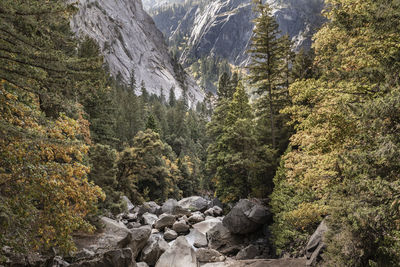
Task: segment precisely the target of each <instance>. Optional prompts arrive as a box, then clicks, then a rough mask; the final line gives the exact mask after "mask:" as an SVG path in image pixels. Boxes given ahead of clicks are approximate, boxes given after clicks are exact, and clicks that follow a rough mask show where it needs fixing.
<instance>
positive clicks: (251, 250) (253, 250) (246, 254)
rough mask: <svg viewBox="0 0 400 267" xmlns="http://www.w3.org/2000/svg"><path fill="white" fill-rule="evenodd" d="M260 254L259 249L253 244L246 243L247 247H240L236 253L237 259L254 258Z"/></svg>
mask: <svg viewBox="0 0 400 267" xmlns="http://www.w3.org/2000/svg"><path fill="white" fill-rule="evenodd" d="M260 254H261V251H260V249H259V248H258V247H257V246H255V245H248V246H247V247H245V248H243V249H241V250H240V251H239V253H238V254H237V255H236V259H237V260H250V259H255V258H256V257H257V256H259V255H260Z"/></svg>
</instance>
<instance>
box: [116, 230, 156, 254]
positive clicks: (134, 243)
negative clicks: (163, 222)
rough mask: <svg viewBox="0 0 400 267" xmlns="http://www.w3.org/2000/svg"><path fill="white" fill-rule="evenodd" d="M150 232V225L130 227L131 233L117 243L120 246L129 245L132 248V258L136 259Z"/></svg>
mask: <svg viewBox="0 0 400 267" xmlns="http://www.w3.org/2000/svg"><path fill="white" fill-rule="evenodd" d="M150 234H151V228H150V226H147V225H146V226H141V227H139V228H134V229H131V234H130V235H128V236H127V238H125V240H122V241H121V242H120V243H119V244H120V246H122V247H129V248H131V250H132V254H133V258H134V259H136V257H137V256H138V254H139V253H140V251H142V249H143V248H144V246H145V245H146V243H147V240H149V237H150Z"/></svg>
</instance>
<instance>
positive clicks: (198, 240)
mask: <svg viewBox="0 0 400 267" xmlns="http://www.w3.org/2000/svg"><path fill="white" fill-rule="evenodd" d="M185 237H186V240H187V241H188V242H189V244H190V245H192V246H194V247H196V248H203V247H207V245H208V242H207V237H206V235H205V234H203V233H201V232H199V231H198V230H196V229H190V233H189V234H187V235H186V236H185Z"/></svg>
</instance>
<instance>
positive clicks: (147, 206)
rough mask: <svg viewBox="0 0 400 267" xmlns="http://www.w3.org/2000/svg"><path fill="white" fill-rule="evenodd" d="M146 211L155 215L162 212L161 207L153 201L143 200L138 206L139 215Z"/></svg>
mask: <svg viewBox="0 0 400 267" xmlns="http://www.w3.org/2000/svg"><path fill="white" fill-rule="evenodd" d="M146 212H148V213H151V214H156V215H160V214H161V213H162V211H161V207H160V206H159V205H158V204H157V203H155V202H154V201H149V202H144V203H143V204H142V205H140V206H139V211H138V213H139V215H142V214H145V213H146Z"/></svg>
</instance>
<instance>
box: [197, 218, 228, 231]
mask: <svg viewBox="0 0 400 267" xmlns="http://www.w3.org/2000/svg"><path fill="white" fill-rule="evenodd" d="M219 223H221V220H219V219H217V218H211V219H209V220H205V221H203V222H199V223H196V224H194V225H192V227H193V228H194V229H196V230H198V231H199V232H201V233H203V234H206V233H207V232H208V231H209V230H210V229H211V228H213V227H214V226H215V225H217V224H219Z"/></svg>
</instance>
